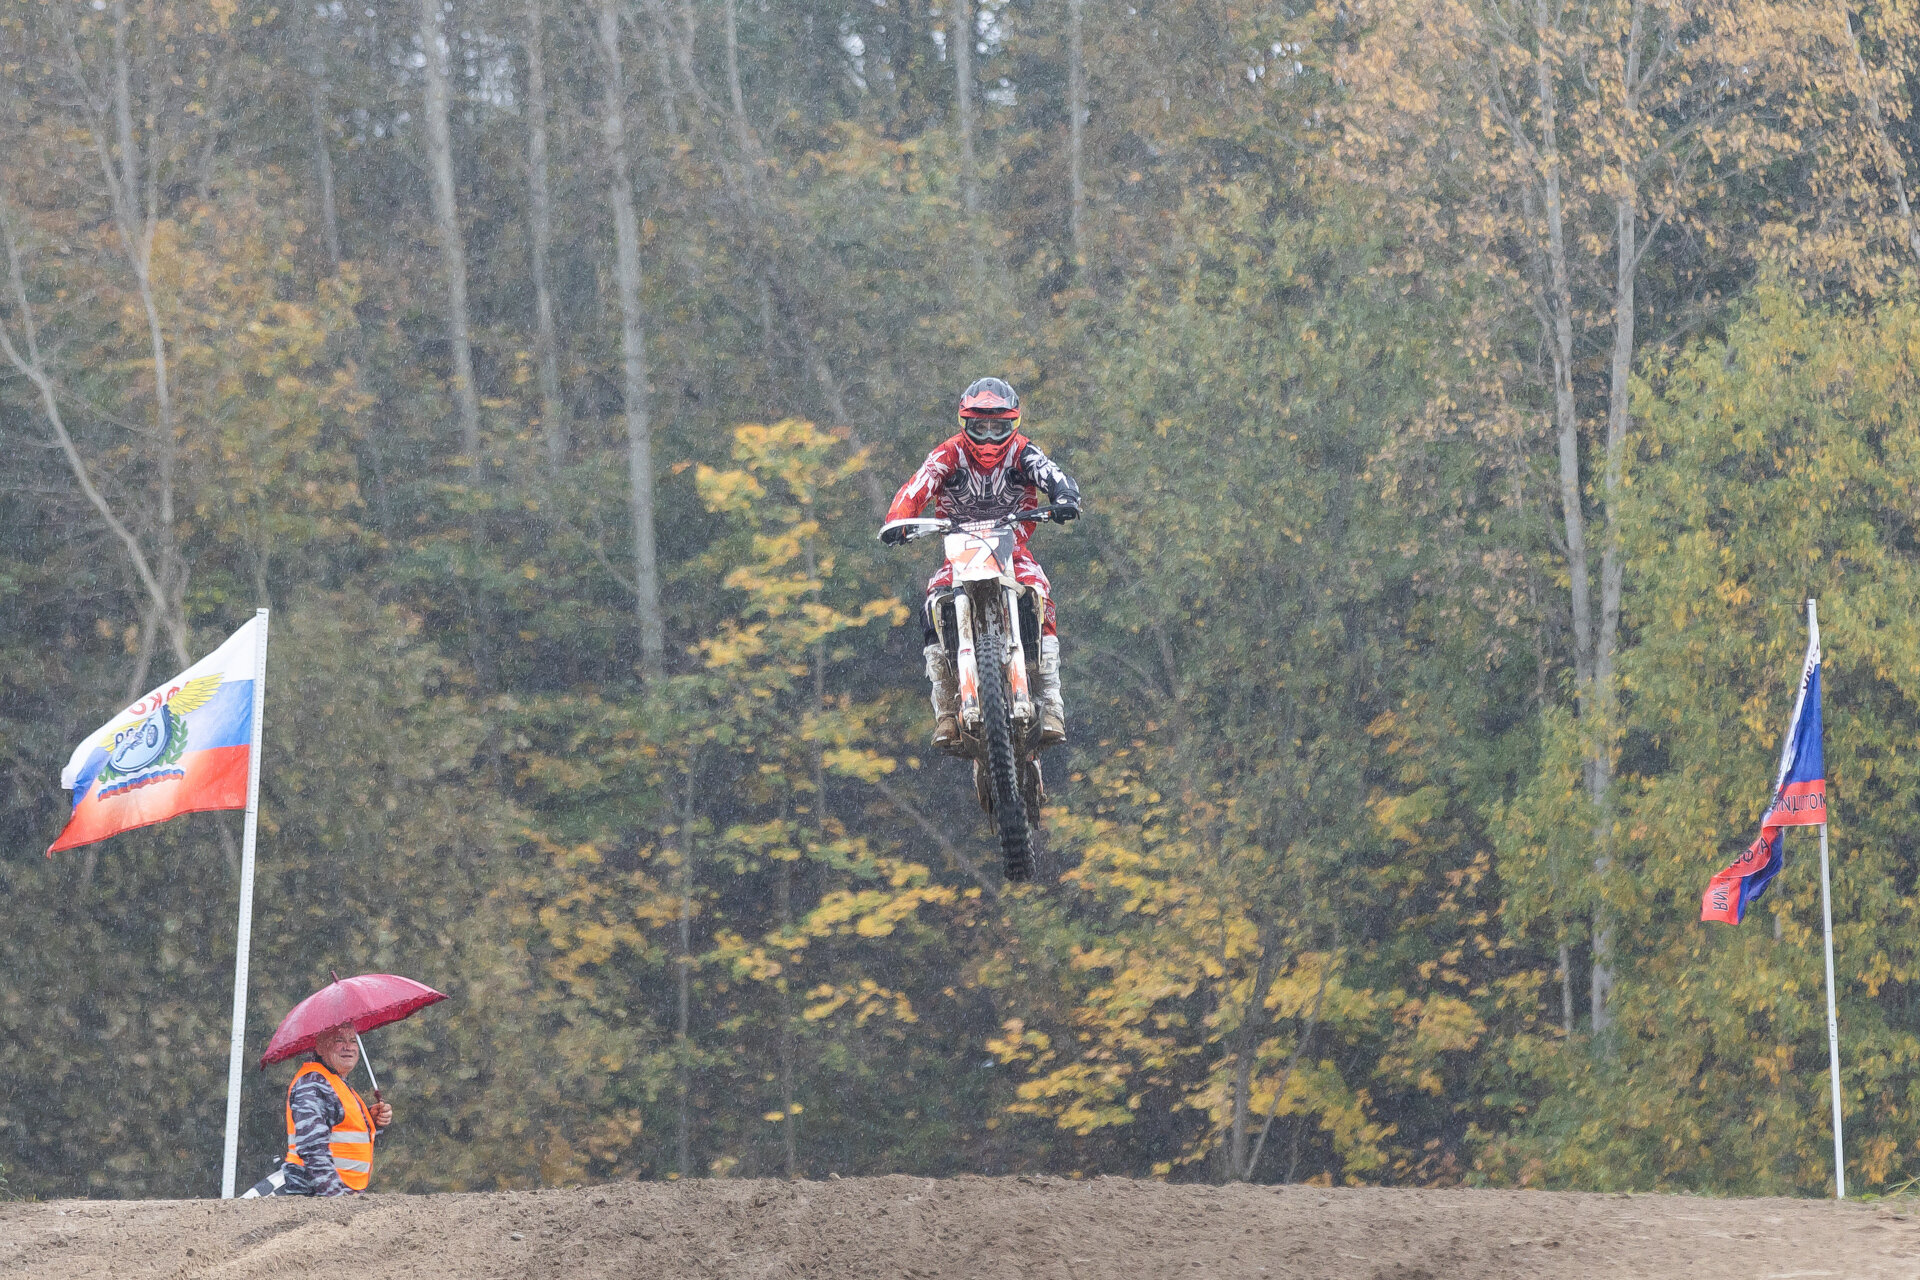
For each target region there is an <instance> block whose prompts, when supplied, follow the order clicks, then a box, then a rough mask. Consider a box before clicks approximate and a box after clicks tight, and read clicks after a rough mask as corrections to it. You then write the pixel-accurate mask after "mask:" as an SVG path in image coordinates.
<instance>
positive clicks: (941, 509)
mask: <svg viewBox="0 0 1920 1280" xmlns="http://www.w3.org/2000/svg"><path fill="white" fill-rule="evenodd" d="M966 446H967V436H966V433H965V432H964V431H963V432H959V433H957V434H955V435H953V436H951V437H949V438H948V439H946V440H942V441H941V442H940V443H939V445H938V446H936V447H935V448H934V451H933V452H932V453H930V454H928V455H927V460H926V461H925V462H923V463H921V464H920V469H919V470H918V471H916V472H914V473H913V478H912V479H911V480H909V481H907V482H906V483H905V484H903V485H901V486H900V492H898V493H896V494H894V495H893V505H892V506H891V507H889V508H887V519H888V520H889V521H893V520H911V519H913V518H915V517H916V516H918V515H920V514H921V513H922V512H923V511H925V510H926V506H927V503H929V502H931V503H933V513H934V515H936V516H938V517H940V518H941V519H943V520H952V519H958V520H998V519H999V518H1000V517H1001V516H1004V515H1007V514H1008V513H1010V512H1014V511H1027V510H1031V509H1032V508H1034V507H1037V506H1039V505H1040V501H1041V497H1042V495H1044V496H1045V498H1046V500H1047V501H1048V502H1068V503H1073V504H1075V505H1078V503H1079V501H1080V486H1079V485H1077V484H1075V483H1074V482H1073V477H1072V476H1069V475H1068V474H1067V473H1066V472H1065V471H1062V470H1061V469H1060V464H1059V463H1057V462H1055V461H1054V460H1053V459H1052V458H1049V457H1048V456H1047V455H1046V454H1044V453H1042V452H1040V448H1039V446H1038V445H1036V444H1034V443H1033V441H1031V440H1029V439H1027V438H1026V437H1025V436H1023V435H1020V434H1019V433H1018V432H1016V433H1015V434H1014V436H1013V438H1012V439H1011V440H1009V441H1007V446H1006V448H1005V449H1003V450H1001V451H1000V458H999V461H998V462H996V463H995V464H994V465H993V466H991V467H982V466H981V465H979V463H977V462H976V461H975V460H974V457H973V455H972V453H971V452H970V451H969V450H968V449H967V447H966ZM1032 535H1033V526H1032V525H1031V524H1027V523H1022V524H1021V525H1020V526H1019V538H1020V542H1021V544H1022V545H1023V546H1024V545H1025V544H1026V541H1027V539H1028V538H1029V537H1031V536H1032Z"/></svg>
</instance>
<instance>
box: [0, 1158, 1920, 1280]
mask: <svg viewBox="0 0 1920 1280" xmlns="http://www.w3.org/2000/svg"><path fill="white" fill-rule="evenodd" d="M323 1257H324V1258H329V1259H334V1260H340V1259H345V1258H351V1259H353V1260H354V1262H353V1265H352V1266H351V1268H350V1269H349V1270H350V1273H351V1274H352V1275H353V1276H354V1278H355V1280H429V1278H432V1277H441V1276H448V1277H454V1276H457V1277H461V1278H462V1280H469V1278H471V1280H494V1278H499V1280H507V1278H509V1277H511V1278H513V1280H519V1278H520V1277H528V1278H530V1280H547V1278H549V1277H552V1278H554V1280H559V1278H560V1277H566V1278H568V1280H575V1278H580V1280H592V1278H595V1277H608V1278H609V1280H611V1278H614V1277H618V1278H620V1280H653V1278H654V1277H660V1278H661V1280H666V1278H668V1277H673V1278H675V1280H678V1278H680V1277H711V1278H713V1280H790V1278H798V1277H811V1276H835V1277H846V1278H848V1280H868V1278H872V1280H879V1278H881V1277H886V1278H888V1280H892V1278H895V1277H905V1278H909V1280H947V1278H948V1277H953V1278H955V1280H962V1278H964V1280H1105V1278H1107V1277H1184V1276H1191V1277H1196V1278H1197V1277H1202V1276H1204V1277H1209V1280H1211V1278H1212V1277H1246V1278H1247V1280H1443V1278H1445V1280H1494V1278H1498V1280H1507V1278H1508V1277H1512V1278H1513V1280H1520V1278H1521V1277H1526V1278H1528V1280H1536V1278H1559V1277H1565V1280H1588V1278H1589V1277H1595V1278H1599V1277H1669V1276H1671V1277H1682V1276H1684V1277H1699V1278H1700V1280H1721V1278H1722V1277H1725V1278H1727V1280H1732V1278H1734V1277H1738V1278H1739V1280H1815V1278H1816V1277H1849V1278H1850V1277H1860V1278H1861V1280H1879V1278H1881V1277H1895V1276H1898V1277H1902V1278H1903V1280H1904V1278H1920V1222H1917V1221H1914V1220H1912V1219H1910V1218H1909V1217H1908V1216H1907V1215H1906V1214H1904V1213H1902V1212H1900V1211H1898V1210H1897V1208H1896V1207H1893V1206H1891V1205H1880V1206H1861V1205H1851V1204H1850V1205H1835V1204H1831V1203H1827V1202H1822V1201H1812V1200H1708V1199H1702V1198H1697V1197H1690V1196H1643V1195H1634V1196H1623V1195H1581V1194H1573V1193H1550V1192H1537V1191H1398V1190H1375V1189H1345V1188H1343V1189H1335V1190H1329V1189H1324V1188H1314V1187H1246V1186H1233V1187H1204V1186H1172V1185H1168V1184H1165V1183H1159V1182H1139V1181H1131V1180H1127V1179H1120V1178H1097V1179H1089V1180H1087V1181H1084V1182H1078V1181H1072V1180H1068V1179H1062V1178H970V1177H969V1178H947V1179H929V1178H908V1177H892V1178H863V1179H855V1178H849V1179H844V1180H840V1179H836V1180H830V1181H826V1182H794V1183H787V1182H770V1181H737V1182H736V1181H701V1182H691V1183H686V1184H671V1183H617V1184H609V1185H605V1186H597V1187H584V1188H578V1189H572V1190H562V1191H518V1192H513V1191H510V1192H496V1193H490V1194H484V1195H434V1196H406V1195H372V1196H367V1197H364V1198H359V1199H352V1200H322V1201H315V1200H297V1199H275V1200H250V1201H229V1202H220V1201H209V1200H175V1201H75V1200H68V1201H59V1202H53V1203H47V1204H7V1205H0V1276H4V1277H7V1278H8V1280H12V1277H16V1276H17V1277H22V1278H23V1280H76V1278H78V1277H101V1276H113V1277H128V1278H129V1280H255V1278H256V1277H258V1278H260V1280H265V1278H266V1277H283V1276H286V1275H289V1274H299V1273H302V1272H305V1271H308V1270H310V1269H311V1268H312V1267H313V1265H314V1264H315V1263H316V1261H318V1260H319V1259H321V1258H323Z"/></svg>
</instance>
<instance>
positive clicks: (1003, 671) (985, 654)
mask: <svg viewBox="0 0 1920 1280" xmlns="http://www.w3.org/2000/svg"><path fill="white" fill-rule="evenodd" d="M984 613H985V616H984V617H983V618H982V619H981V621H982V622H983V623H984V624H985V625H984V626H983V627H982V628H981V630H982V632H983V634H982V636H981V639H982V640H983V641H984V643H982V644H981V645H980V647H979V648H978V649H977V650H976V651H975V652H976V653H977V654H978V655H979V659H980V731H981V734H982V736H983V737H985V738H986V740H987V779H986V780H987V787H988V790H989V792H990V793H991V795H992V798H993V820H994V823H995V824H996V825H997V826H998V827H999V828H1000V853H1001V857H1002V858H1003V859H1004V862H1005V865H1006V873H1007V879H1008V880H1011V881H1020V880H1026V879H1028V878H1029V877H1030V876H1032V874H1033V846H1032V840H1031V837H1030V836H1029V834H1028V832H1027V806H1026V805H1025V804H1024V803H1023V802H1022V800H1021V796H1020V763H1019V760H1018V759H1017V758H1016V757H1015V755H1014V751H1013V716H1012V707H1011V706H1010V705H1009V703H1010V702H1011V699H1010V698H1009V696H1008V693H1007V664H1006V637H1005V635H1004V634H1003V633H1002V631H1001V619H1000V614H999V610H997V609H987V610H985V611H984Z"/></svg>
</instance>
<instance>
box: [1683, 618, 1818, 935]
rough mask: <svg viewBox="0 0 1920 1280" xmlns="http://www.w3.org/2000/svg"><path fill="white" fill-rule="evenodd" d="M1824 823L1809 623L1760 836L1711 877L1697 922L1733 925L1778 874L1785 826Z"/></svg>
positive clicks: (1814, 635)
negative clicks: (1804, 656)
mask: <svg viewBox="0 0 1920 1280" xmlns="http://www.w3.org/2000/svg"><path fill="white" fill-rule="evenodd" d="M1826 820H1827V767H1826V754H1825V751H1824V749H1823V747H1822V745H1821V736H1820V624H1819V623H1818V622H1817V621H1812V623H1811V631H1810V633H1809V635H1808V637H1807V659H1806V662H1805V664H1804V665H1803V666H1802V667H1801V670H1800V696H1799V698H1798V699H1797V700H1796V701H1795V702H1794V704H1793V723H1792V724H1791V725H1789V726H1788V727H1787V740H1786V742H1785V744H1783V745H1782V747H1781V749H1780V776H1779V779H1778V780H1777V781H1776V782H1775V783H1774V785H1773V803H1772V804H1770V805H1768V806H1767V814H1766V816H1765V817H1764V818H1762V819H1761V820H1760V838H1759V839H1758V840H1755V841H1754V842H1753V843H1752V844H1751V845H1749V846H1748V847H1747V851H1746V852H1745V853H1743V854H1741V855H1740V857H1739V858H1737V859H1736V860H1735V861H1734V863H1733V865H1732V866H1730V867H1728V868H1727V869H1726V870H1724V871H1722V872H1720V874H1718V875H1716V876H1715V877H1714V878H1713V880H1712V881H1711V882H1710V883H1709V884H1708V885H1707V892H1706V894H1705V895H1704V896H1703V897H1702V898H1701V899H1700V918H1701V919H1702V920H1723V921H1725V922H1726V923H1728V924H1739V923H1740V921H1742V920H1743V919H1745V918H1746V914H1747V908H1748V907H1749V906H1751V905H1752V904H1753V903H1754V902H1755V901H1757V900H1758V899H1759V897H1760V895H1761V894H1762V893H1764V892H1766V888H1767V886H1768V885H1769V884H1771V883H1773V878H1774V877H1775V876H1777V875H1779V874H1780V865H1781V862H1782V845H1783V844H1784V835H1785V829H1786V828H1787V827H1817V826H1821V825H1823V824H1825V822H1826Z"/></svg>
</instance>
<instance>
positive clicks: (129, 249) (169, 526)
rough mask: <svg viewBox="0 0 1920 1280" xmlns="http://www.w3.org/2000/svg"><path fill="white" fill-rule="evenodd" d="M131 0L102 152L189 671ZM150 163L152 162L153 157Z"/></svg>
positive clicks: (170, 625) (154, 221)
mask: <svg viewBox="0 0 1920 1280" xmlns="http://www.w3.org/2000/svg"><path fill="white" fill-rule="evenodd" d="M129 25H130V24H129V19H128V17H127V4H126V0H113V121H114V133H115V135H116V137H117V139H118V142H119V151H120V165H119V171H118V173H117V174H116V173H115V172H114V169H113V166H112V165H111V164H110V163H109V162H108V160H107V155H106V150H105V148H104V146H103V145H101V141H102V140H101V139H100V138H99V136H98V131H97V130H96V134H95V143H96V149H97V150H99V152H100V162H101V166H102V168H103V169H104V170H105V171H106V177H107V184H108V186H109V187H110V188H112V190H113V196H114V199H113V205H114V214H115V219H114V220H115V222H116V223H117V224H118V227H119V232H120V242H121V245H122V247H123V248H124V249H125V251H126V255H127V265H128V266H129V267H130V268H132V270H133V278H134V284H135V286H136V288H137V289H138V291H139V294H140V306H141V310H142V311H143V312H144V313H145V316H146V321H147V339H148V345H149V347H150V349H151V358H152V362H153V408H154V435H155V437H156V440H157V443H158V456H157V459H156V465H155V468H154V480H155V484H156V487H157V488H158V490H159V492H158V493H157V494H156V495H155V497H156V501H155V506H156V508H157V510H158V515H157V517H156V519H155V521H154V523H155V525H156V541H157V542H158V543H159V553H158V555H157V556H156V557H155V558H156V560H157V561H158V564H157V569H158V580H159V582H160V585H161V587H162V590H163V596H164V598H165V621H166V627H167V636H168V639H169V640H170V641H171V642H172V645H173V654H174V657H176V658H178V659H179V660H180V662H181V664H182V665H183V666H189V665H191V664H192V658H191V657H190V656H189V649H190V646H189V645H188V642H187V610H186V593H187V578H188V573H189V570H188V566H187V564H186V562H185V561H184V559H183V558H182V557H181V554H180V548H179V543H178V541H177V540H176V538H175V536H174V527H173V519H174V512H173V488H174V476H173V466H174V459H175V456H176V454H177V452H178V450H179V443H180V442H179V440H178V438H177V435H176V432H175V429H174V421H173V388H172V378H171V370H170V367H169V364H168V361H167V341H166V334H165V331H164V329H163V328H162V326H161V323H160V307H159V303H158V301H157V300H156V299H155V297H154V292H153V276H152V266H153V236H154V231H155V230H156V228H157V226H158V223H159V217H160V209H159V202H160V183H159V173H158V172H157V168H156V166H157V165H158V163H159V162H158V161H152V163H149V164H147V165H144V166H143V165H142V163H141V156H140V148H139V144H138V141H137V139H136V137H135V134H134V131H133V59H132V55H131V53H130V52H129V51H128V48H127V37H128V30H129ZM149 159H151V158H149Z"/></svg>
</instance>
